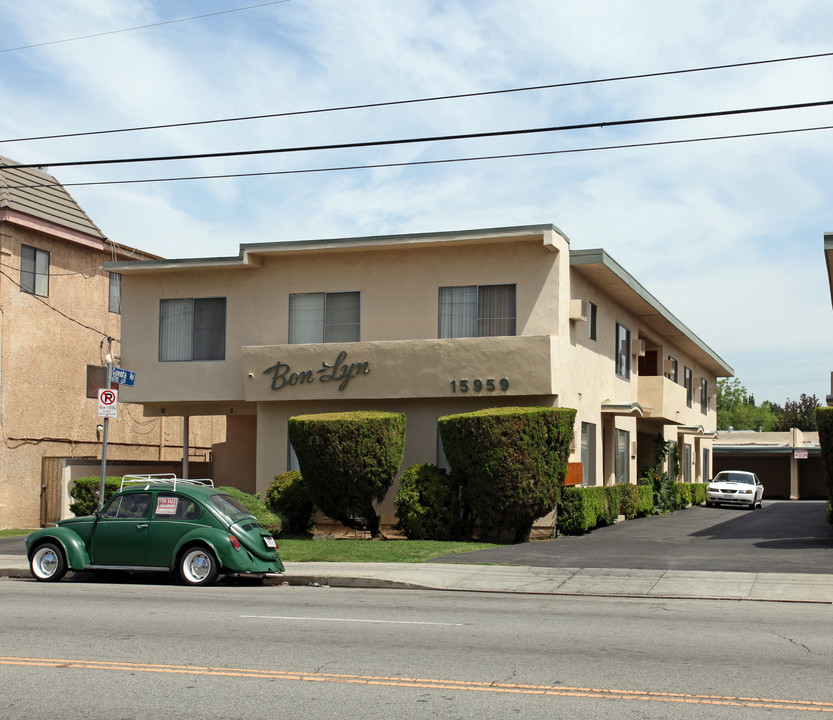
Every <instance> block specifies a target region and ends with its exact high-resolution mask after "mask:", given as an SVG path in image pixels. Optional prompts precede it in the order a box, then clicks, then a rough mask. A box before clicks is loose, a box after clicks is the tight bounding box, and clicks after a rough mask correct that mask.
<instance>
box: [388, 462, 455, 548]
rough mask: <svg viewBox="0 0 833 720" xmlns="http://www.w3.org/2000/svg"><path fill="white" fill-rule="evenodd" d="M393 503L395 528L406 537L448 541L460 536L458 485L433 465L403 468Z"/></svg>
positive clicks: (423, 464) (424, 464)
mask: <svg viewBox="0 0 833 720" xmlns="http://www.w3.org/2000/svg"><path fill="white" fill-rule="evenodd" d="M393 505H394V507H395V508H396V516H397V517H398V518H399V523H398V524H397V527H398V528H399V529H400V530H402V532H404V533H405V537H407V538H408V539H409V540H452V539H455V538H458V537H461V536H462V535H463V532H462V516H461V513H462V508H461V505H460V488H459V486H458V485H457V484H456V483H455V482H454V481H453V480H452V479H451V477H450V476H449V474H448V473H447V472H446V471H445V470H443V469H442V468H439V467H437V466H436V465H431V464H429V463H421V464H417V465H411V466H410V467H407V468H405V471H404V472H403V473H402V477H400V478H399V488H398V490H397V491H396V496H395V497H394V499H393Z"/></svg>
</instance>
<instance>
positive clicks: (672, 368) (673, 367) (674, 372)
mask: <svg viewBox="0 0 833 720" xmlns="http://www.w3.org/2000/svg"><path fill="white" fill-rule="evenodd" d="M679 373H680V364H679V363H678V362H677V359H676V358H675V357H673V356H671V355H669V356H668V375H667V377H668V379H669V380H673V381H674V382H677V381H678V378H679Z"/></svg>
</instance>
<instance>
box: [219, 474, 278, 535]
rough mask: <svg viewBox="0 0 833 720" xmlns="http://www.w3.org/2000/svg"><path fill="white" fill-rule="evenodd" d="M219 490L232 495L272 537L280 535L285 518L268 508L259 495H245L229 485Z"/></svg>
mask: <svg viewBox="0 0 833 720" xmlns="http://www.w3.org/2000/svg"><path fill="white" fill-rule="evenodd" d="M217 490H218V491H219V492H223V493H226V495H231V496H232V497H233V498H234V499H235V500H237V501H238V502H239V503H240V504H241V505H243V507H245V508H246V509H247V510H248V511H249V512H250V513H251V514H252V515H254V516H255V518H256V519H257V521H258V522H259V523H260V524H261V525H263V527H264V528H266V531H267V532H269V533H271V534H272V535H280V533H281V530H283V525H284V520H283V518H281V516H280V515H278V514H277V513H274V512H272V511H271V510H270V509H269V508H267V507H266V503H264V502H263V500H261V499H260V496H259V495H249V493H245V492H243V491H242V490H238V489H237V488H234V487H229V486H227V485H223V486H221V487H218V488H217Z"/></svg>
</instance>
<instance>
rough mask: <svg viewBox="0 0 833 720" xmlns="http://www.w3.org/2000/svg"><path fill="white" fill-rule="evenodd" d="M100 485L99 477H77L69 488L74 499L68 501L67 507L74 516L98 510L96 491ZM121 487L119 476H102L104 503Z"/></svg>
mask: <svg viewBox="0 0 833 720" xmlns="http://www.w3.org/2000/svg"><path fill="white" fill-rule="evenodd" d="M100 487H101V478H100V477H85V478H78V480H76V481H75V484H74V485H73V487H72V488H71V489H70V491H69V494H70V497H72V498H74V499H75V502H74V503H70V506H69V509H70V511H71V512H72V513H73V515H75V517H82V516H84V515H92V514H93V513H94V512H95V511H96V510H98V491H99V489H100ZM120 487H121V478H120V477H108V478H104V504H105V505H106V504H107V502H108V501H109V500H110V498H111V497H113V495H114V494H115V493H116V492H118V489H119V488H120Z"/></svg>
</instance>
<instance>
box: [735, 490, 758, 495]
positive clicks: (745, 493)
mask: <svg viewBox="0 0 833 720" xmlns="http://www.w3.org/2000/svg"><path fill="white" fill-rule="evenodd" d="M738 492H739V493H740V494H741V495H751V494H752V493H753V492H754V491H753V490H738Z"/></svg>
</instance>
